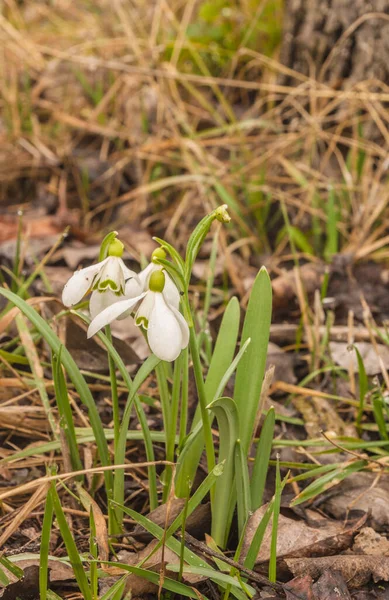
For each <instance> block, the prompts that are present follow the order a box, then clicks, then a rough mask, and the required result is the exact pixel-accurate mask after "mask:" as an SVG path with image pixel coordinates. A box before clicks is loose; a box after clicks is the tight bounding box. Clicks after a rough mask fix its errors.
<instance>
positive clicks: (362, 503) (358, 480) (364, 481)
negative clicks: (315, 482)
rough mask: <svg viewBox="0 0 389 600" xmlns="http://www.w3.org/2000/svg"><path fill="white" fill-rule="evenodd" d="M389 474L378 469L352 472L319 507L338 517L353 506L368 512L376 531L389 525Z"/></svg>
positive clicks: (386, 528)
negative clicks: (380, 474)
mask: <svg viewBox="0 0 389 600" xmlns="http://www.w3.org/2000/svg"><path fill="white" fill-rule="evenodd" d="M388 496H389V476H388V475H382V476H381V477H380V479H379V481H377V474H376V473H367V472H366V473H353V474H352V475H350V476H349V477H347V478H346V479H344V480H343V481H342V482H341V483H339V484H338V485H337V486H336V487H335V488H333V490H331V495H330V496H329V497H327V498H326V499H325V500H324V501H323V503H322V504H321V505H320V508H323V510H324V511H325V512H326V513H328V514H330V515H331V516H333V517H334V518H335V519H344V518H345V517H346V516H347V514H348V513H349V511H350V510H358V511H363V512H365V513H369V525H371V527H373V529H375V530H376V531H387V530H388V527H389V504H388Z"/></svg>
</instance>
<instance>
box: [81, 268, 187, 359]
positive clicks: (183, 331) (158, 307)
mask: <svg viewBox="0 0 389 600" xmlns="http://www.w3.org/2000/svg"><path fill="white" fill-rule="evenodd" d="M167 277H168V276H167V275H165V272H164V271H163V270H161V269H160V268H158V269H154V270H153V271H152V272H151V273H150V276H149V277H148V278H147V279H148V286H147V287H148V289H147V291H144V292H142V293H141V294H139V295H138V296H135V297H133V298H130V299H127V300H121V301H119V302H116V303H115V304H113V305H111V306H109V307H108V308H106V309H105V310H103V311H102V312H101V313H100V314H98V315H97V316H96V317H95V318H94V319H93V320H92V322H91V324H90V325H89V329H88V337H91V336H92V335H95V333H97V332H98V331H100V329H102V327H104V326H105V325H108V324H109V323H112V321H114V320H115V319H118V318H119V317H120V316H121V315H123V314H124V313H126V314H128V312H129V311H132V310H134V309H135V307H136V306H137V305H138V303H139V306H138V309H137V311H136V314H135V323H136V324H137V325H138V326H139V327H140V326H142V327H143V328H144V329H145V330H146V331H147V341H148V343H149V346H150V349H151V350H152V352H153V353H154V354H155V355H156V356H157V357H158V358H160V359H161V360H166V361H168V362H171V361H173V360H175V359H176V358H177V357H178V356H179V354H180V352H181V350H182V349H184V348H186V346H187V345H188V343H189V327H188V324H187V322H186V321H185V319H184V317H183V316H182V314H181V313H180V312H179V310H178V307H176V306H175V303H176V298H177V296H176V295H175V294H174V300H173V303H171V302H170V300H169V297H170V296H171V290H170V292H168V290H166V282H167V281H168V279H167ZM169 279H170V278H169ZM170 281H171V280H170ZM171 284H172V285H173V286H174V283H173V282H172V281H171ZM174 287H175V286H174ZM165 290H166V291H165ZM175 290H176V294H177V295H178V299H179V293H178V290H177V288H175Z"/></svg>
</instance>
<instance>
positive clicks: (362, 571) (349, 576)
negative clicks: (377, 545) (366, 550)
mask: <svg viewBox="0 0 389 600" xmlns="http://www.w3.org/2000/svg"><path fill="white" fill-rule="evenodd" d="M285 563H286V565H287V567H288V569H289V570H290V571H291V572H292V573H293V575H294V576H295V577H300V576H303V575H309V576H310V577H312V579H317V578H318V577H320V576H321V575H322V574H323V573H325V572H326V571H331V572H333V571H339V572H340V573H341V574H342V576H343V578H344V579H345V580H346V581H347V585H348V587H349V588H350V589H351V588H353V589H356V588H359V587H361V586H362V585H365V584H366V583H368V582H369V581H370V579H373V581H374V582H375V583H377V582H378V581H389V558H388V557H379V556H360V555H351V556H350V555H347V554H341V555H336V556H324V557H321V558H286V559H285Z"/></svg>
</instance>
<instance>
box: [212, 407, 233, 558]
mask: <svg viewBox="0 0 389 600" xmlns="http://www.w3.org/2000/svg"><path fill="white" fill-rule="evenodd" d="M210 409H211V410H212V412H213V413H214V414H215V415H216V418H217V422H218V425H219V437H220V445H219V463H221V462H222V461H225V467H224V472H223V475H222V476H221V477H220V479H219V480H218V481H217V482H216V485H215V493H214V496H213V499H212V529H211V535H212V537H213V539H214V540H215V542H216V544H217V545H218V546H219V547H220V548H225V546H226V544H227V536H228V533H229V528H230V515H231V511H230V506H231V494H233V488H234V478H235V465H234V452H235V445H236V441H237V439H238V432H239V420H238V411H237V408H236V404H235V402H234V401H233V400H232V398H227V397H224V398H219V399H218V400H215V401H214V402H212V404H210ZM231 516H232V515H231Z"/></svg>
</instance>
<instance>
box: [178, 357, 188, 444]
mask: <svg viewBox="0 0 389 600" xmlns="http://www.w3.org/2000/svg"><path fill="white" fill-rule="evenodd" d="M182 362H183V365H182V389H181V411H180V435H179V445H181V444H182V442H183V440H184V438H185V437H186V434H187V430H188V386H189V356H188V348H185V350H183V351H182Z"/></svg>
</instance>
